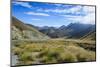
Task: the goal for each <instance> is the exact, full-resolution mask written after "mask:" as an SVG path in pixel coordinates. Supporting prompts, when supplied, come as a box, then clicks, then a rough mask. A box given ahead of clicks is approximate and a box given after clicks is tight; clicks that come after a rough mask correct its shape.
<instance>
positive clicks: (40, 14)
mask: <svg viewBox="0 0 100 67" xmlns="http://www.w3.org/2000/svg"><path fill="white" fill-rule="evenodd" d="M25 14H28V15H39V16H50V15H49V14H46V13H37V12H25Z"/></svg>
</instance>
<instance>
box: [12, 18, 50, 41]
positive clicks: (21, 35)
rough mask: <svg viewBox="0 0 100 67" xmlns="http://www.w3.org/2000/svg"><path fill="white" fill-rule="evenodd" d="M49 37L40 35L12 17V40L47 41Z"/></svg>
mask: <svg viewBox="0 0 100 67" xmlns="http://www.w3.org/2000/svg"><path fill="white" fill-rule="evenodd" d="M48 38H49V37H48V36H46V35H44V34H42V33H41V32H39V31H38V30H36V29H35V28H33V27H31V26H28V25H26V24H25V23H23V22H21V21H20V20H18V19H16V18H15V17H12V39H13V40H16V39H48Z"/></svg>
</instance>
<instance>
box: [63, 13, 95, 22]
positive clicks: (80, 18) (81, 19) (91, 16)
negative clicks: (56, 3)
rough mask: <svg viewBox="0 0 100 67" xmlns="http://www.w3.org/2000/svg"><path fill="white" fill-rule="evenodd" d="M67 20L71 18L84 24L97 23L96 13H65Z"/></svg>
mask: <svg viewBox="0 0 100 67" xmlns="http://www.w3.org/2000/svg"><path fill="white" fill-rule="evenodd" d="M63 17H65V19H66V21H67V20H71V21H72V22H75V23H76V22H79V23H83V24H95V13H90V14H87V15H86V16H70V15H63Z"/></svg>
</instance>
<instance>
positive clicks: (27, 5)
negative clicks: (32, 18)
mask: <svg viewBox="0 0 100 67" xmlns="http://www.w3.org/2000/svg"><path fill="white" fill-rule="evenodd" d="M13 3H14V5H20V6H23V7H27V8H32V6H31V5H30V4H29V3H27V2H13Z"/></svg>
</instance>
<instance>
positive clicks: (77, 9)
mask: <svg viewBox="0 0 100 67" xmlns="http://www.w3.org/2000/svg"><path fill="white" fill-rule="evenodd" d="M55 5H57V6H61V5H62V4H55ZM65 6H66V5H65ZM62 7H63V6H62ZM81 8H82V6H76V7H73V8H68V9H67V7H65V8H63V9H59V8H56V9H41V8H40V9H38V10H37V11H44V12H55V13H75V12H79V11H80V10H81Z"/></svg>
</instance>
